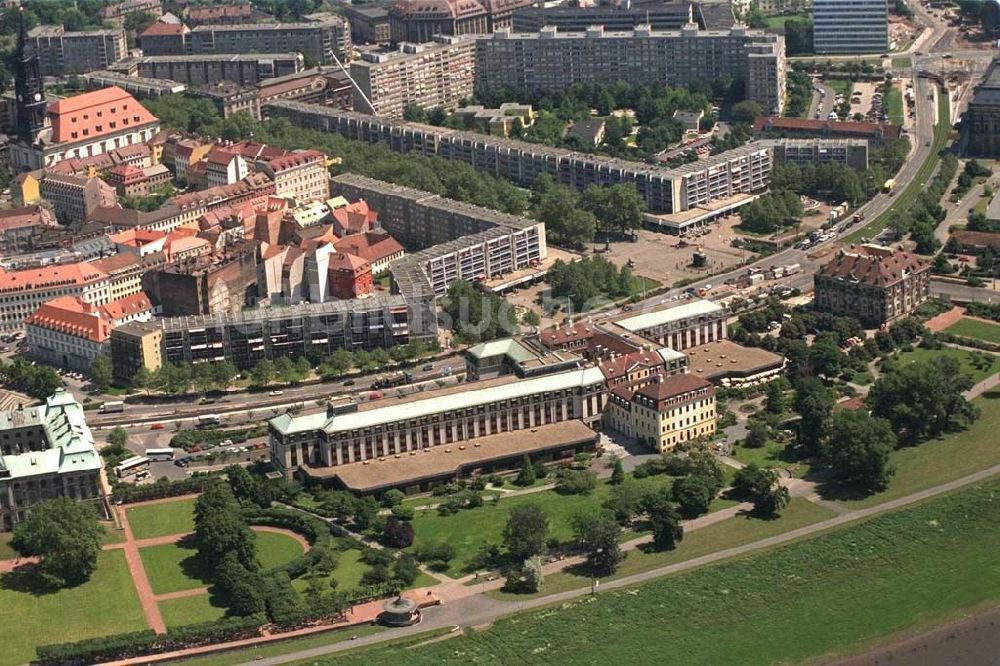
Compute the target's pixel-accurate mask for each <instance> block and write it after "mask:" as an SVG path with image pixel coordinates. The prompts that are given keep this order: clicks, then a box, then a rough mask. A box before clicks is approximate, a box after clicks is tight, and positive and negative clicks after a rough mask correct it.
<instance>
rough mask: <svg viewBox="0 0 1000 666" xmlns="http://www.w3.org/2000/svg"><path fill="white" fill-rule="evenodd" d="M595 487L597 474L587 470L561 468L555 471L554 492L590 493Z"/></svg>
mask: <svg viewBox="0 0 1000 666" xmlns="http://www.w3.org/2000/svg"><path fill="white" fill-rule="evenodd" d="M596 489H597V475H596V474H594V473H593V472H591V471H588V470H576V469H561V470H559V471H558V472H556V492H557V493H560V494H563V495H590V494H591V493H593V492H594V491H595V490H596Z"/></svg>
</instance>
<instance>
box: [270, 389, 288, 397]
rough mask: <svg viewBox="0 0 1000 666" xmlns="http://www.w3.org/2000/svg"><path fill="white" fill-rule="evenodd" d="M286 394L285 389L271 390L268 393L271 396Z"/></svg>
mask: <svg viewBox="0 0 1000 666" xmlns="http://www.w3.org/2000/svg"><path fill="white" fill-rule="evenodd" d="M284 394H285V392H284V391H277V390H275V391H271V392H270V393H268V395H270V396H278V395H284Z"/></svg>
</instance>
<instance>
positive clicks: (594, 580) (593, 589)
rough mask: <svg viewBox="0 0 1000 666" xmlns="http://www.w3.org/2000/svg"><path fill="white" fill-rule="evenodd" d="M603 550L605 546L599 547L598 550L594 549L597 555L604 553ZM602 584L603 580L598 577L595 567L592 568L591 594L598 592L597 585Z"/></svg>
mask: <svg viewBox="0 0 1000 666" xmlns="http://www.w3.org/2000/svg"><path fill="white" fill-rule="evenodd" d="M603 552H604V549H603V548H598V549H597V550H595V551H594V554H595V555H597V556H600V554H601V553H603ZM600 584H601V582H600V581H599V580H598V579H597V574H596V573H595V572H594V570H593V569H591V572H590V594H591V595H595V594H597V586H598V585H600Z"/></svg>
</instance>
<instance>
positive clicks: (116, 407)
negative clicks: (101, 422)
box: [101, 400, 125, 414]
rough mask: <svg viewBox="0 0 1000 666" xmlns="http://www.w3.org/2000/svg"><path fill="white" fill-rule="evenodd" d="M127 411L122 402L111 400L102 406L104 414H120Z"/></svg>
mask: <svg viewBox="0 0 1000 666" xmlns="http://www.w3.org/2000/svg"><path fill="white" fill-rule="evenodd" d="M124 411H125V403H124V402H122V401H121V400H111V401H109V402H105V403H103V404H102V405H101V413H102V414H118V413H121V412H124Z"/></svg>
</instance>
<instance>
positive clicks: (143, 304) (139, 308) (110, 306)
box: [101, 291, 153, 321]
mask: <svg viewBox="0 0 1000 666" xmlns="http://www.w3.org/2000/svg"><path fill="white" fill-rule="evenodd" d="M101 310H102V311H103V312H104V314H105V315H107V316H108V317H109V318H110V319H111V320H112V321H119V320H121V319H124V318H125V317H129V316H132V315H137V314H142V313H144V312H152V310H153V304H152V302H151V301H150V300H149V296H147V295H146V292H144V291H140V292H138V293H135V294H131V295H130V296H125V297H123V298H119V299H118V300H116V301H111V302H109V303H105V304H104V305H102V306H101Z"/></svg>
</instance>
